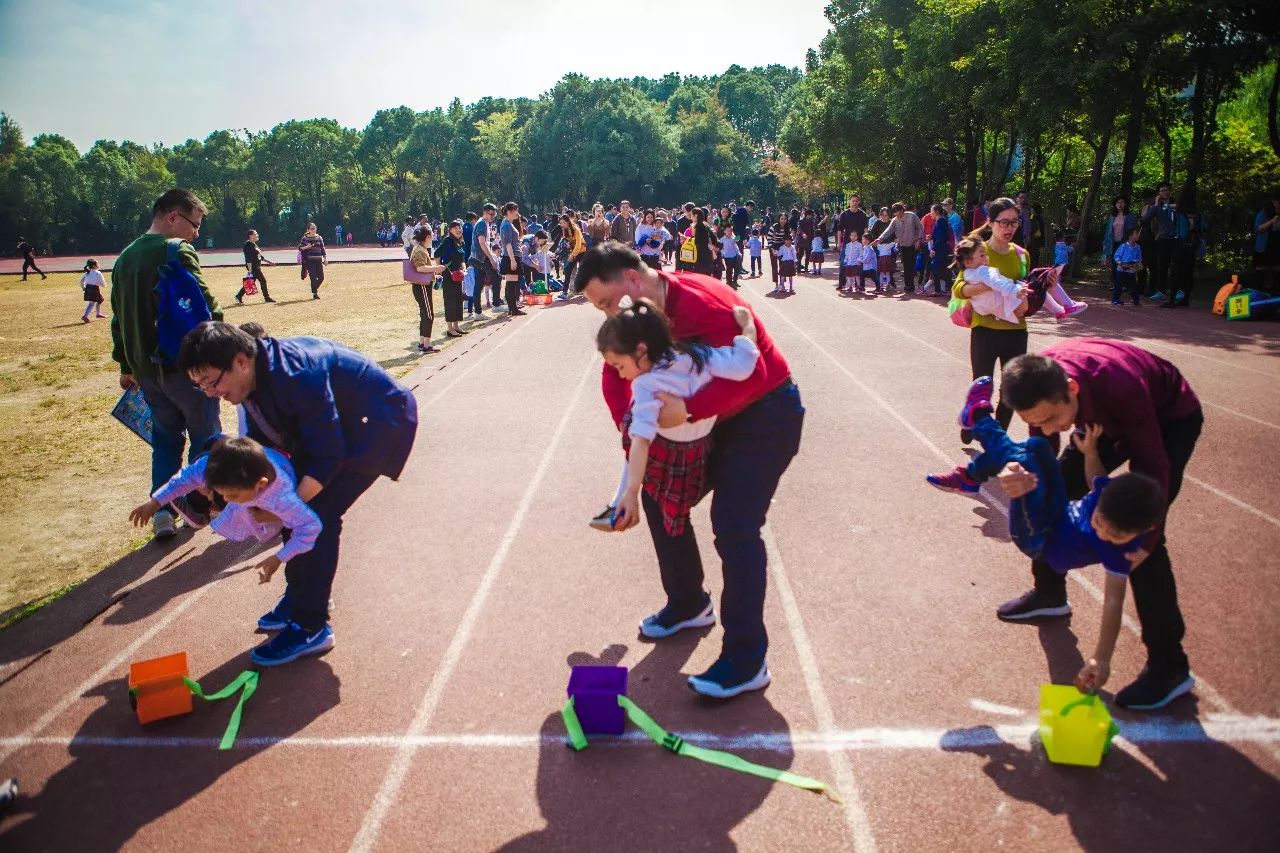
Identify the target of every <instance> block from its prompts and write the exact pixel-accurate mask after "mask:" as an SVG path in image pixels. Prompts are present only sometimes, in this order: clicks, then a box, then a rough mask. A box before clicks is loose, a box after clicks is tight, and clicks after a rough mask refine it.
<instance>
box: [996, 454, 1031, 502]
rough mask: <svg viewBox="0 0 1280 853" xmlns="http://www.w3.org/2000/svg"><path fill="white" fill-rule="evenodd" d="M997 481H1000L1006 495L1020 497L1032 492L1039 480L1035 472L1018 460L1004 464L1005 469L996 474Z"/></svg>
mask: <svg viewBox="0 0 1280 853" xmlns="http://www.w3.org/2000/svg"><path fill="white" fill-rule="evenodd" d="M996 481H997V482H999V483H1000V488H1001V489H1003V490H1004V493H1005V496H1006V497H1008V498H1010V499H1012V498H1020V497H1022V496H1023V495H1026V494H1028V493H1030V492H1031V491H1032V490H1033V489H1035V487H1036V484H1037V483H1038V482H1039V480H1038V479H1037V478H1036V475H1035V474H1033V473H1031V472H1030V471H1028V470H1027V469H1026V468H1023V467H1022V466H1021V465H1020V464H1018V463H1017V462H1010V463H1009V464H1008V465H1006V466H1004V470H1003V471H1001V472H1000V473H999V474H997V475H996Z"/></svg>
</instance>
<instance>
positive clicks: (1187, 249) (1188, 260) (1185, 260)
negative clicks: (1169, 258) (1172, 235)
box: [1165, 242, 1196, 305]
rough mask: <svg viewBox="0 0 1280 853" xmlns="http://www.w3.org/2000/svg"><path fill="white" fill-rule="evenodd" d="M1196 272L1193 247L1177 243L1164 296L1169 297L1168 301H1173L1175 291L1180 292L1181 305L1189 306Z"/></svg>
mask: <svg viewBox="0 0 1280 853" xmlns="http://www.w3.org/2000/svg"><path fill="white" fill-rule="evenodd" d="M1195 271H1196V252H1195V247H1194V246H1193V245H1191V244H1189V243H1185V242H1179V243H1177V244H1176V245H1175V247H1174V250H1173V265H1172V269H1171V271H1170V273H1169V282H1170V284H1169V292H1168V293H1167V294H1165V295H1166V296H1168V297H1169V301H1170V302H1172V301H1173V297H1174V296H1175V295H1176V294H1177V291H1179V290H1181V291H1182V300H1181V303H1180V304H1182V305H1190V304H1191V287H1192V285H1194V284H1195Z"/></svg>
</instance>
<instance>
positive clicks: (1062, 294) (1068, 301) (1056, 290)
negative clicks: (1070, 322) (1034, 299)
mask: <svg viewBox="0 0 1280 853" xmlns="http://www.w3.org/2000/svg"><path fill="white" fill-rule="evenodd" d="M1050 294H1052V295H1053V298H1054V300H1055V301H1056V302H1057V303H1058V304H1059V305H1061V306H1063V307H1064V308H1070V307H1071V306H1072V305H1075V304H1076V301H1075V300H1074V299H1072V298H1071V295H1070V294H1068V293H1067V292H1066V291H1065V290H1063V289H1062V285H1060V284H1055V285H1054V286H1053V287H1051V288H1048V289H1046V290H1045V299H1046V300H1047V299H1048V298H1049V296H1050Z"/></svg>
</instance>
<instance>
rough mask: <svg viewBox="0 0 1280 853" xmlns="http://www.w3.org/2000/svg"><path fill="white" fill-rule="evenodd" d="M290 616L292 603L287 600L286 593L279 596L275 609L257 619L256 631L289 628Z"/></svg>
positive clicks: (287, 594) (291, 614)
mask: <svg viewBox="0 0 1280 853" xmlns="http://www.w3.org/2000/svg"><path fill="white" fill-rule="evenodd" d="M292 616H293V602H292V601H290V600H289V593H288V592H286V593H285V594H284V595H282V596H280V600H279V601H277V602H276V606H275V607H273V608H271V609H270V610H268V611H267V612H266V613H264V614H262V615H261V616H259V617H258V630H259V631H281V630H283V629H285V628H287V627H289V622H290V621H291V618H292Z"/></svg>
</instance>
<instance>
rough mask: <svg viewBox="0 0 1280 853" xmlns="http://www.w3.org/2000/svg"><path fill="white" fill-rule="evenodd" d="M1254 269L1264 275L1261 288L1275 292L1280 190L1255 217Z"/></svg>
mask: <svg viewBox="0 0 1280 853" xmlns="http://www.w3.org/2000/svg"><path fill="white" fill-rule="evenodd" d="M1253 268H1254V269H1255V270H1258V271H1260V272H1261V273H1262V281H1261V282H1260V284H1261V286H1262V287H1263V288H1264V289H1266V290H1272V291H1274V290H1275V289H1276V276H1277V275H1278V274H1280V190H1277V191H1275V192H1273V193H1272V194H1271V199H1270V200H1269V201H1267V202H1264V203H1263V205H1262V207H1261V208H1260V209H1259V210H1258V213H1257V214H1256V215H1255V216H1254V217H1253Z"/></svg>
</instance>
